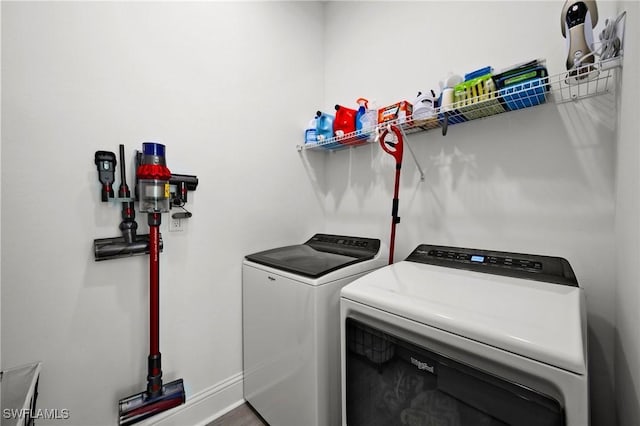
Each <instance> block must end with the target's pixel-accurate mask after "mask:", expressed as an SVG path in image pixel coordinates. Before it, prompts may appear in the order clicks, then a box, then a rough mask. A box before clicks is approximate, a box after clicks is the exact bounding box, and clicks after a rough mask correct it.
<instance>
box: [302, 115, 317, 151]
mask: <svg viewBox="0 0 640 426" xmlns="http://www.w3.org/2000/svg"><path fill="white" fill-rule="evenodd" d="M316 121H317V119H316V117H313V118H312V119H311V120H310V121H309V124H308V125H307V128H306V129H305V131H304V143H305V144H307V143H318V133H317V132H318V131H317V128H316V126H317V124H316Z"/></svg>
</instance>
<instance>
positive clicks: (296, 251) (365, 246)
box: [245, 234, 380, 278]
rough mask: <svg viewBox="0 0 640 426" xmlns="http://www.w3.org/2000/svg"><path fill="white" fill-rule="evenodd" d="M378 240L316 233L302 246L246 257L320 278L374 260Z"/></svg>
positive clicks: (306, 275) (378, 245)
mask: <svg viewBox="0 0 640 426" xmlns="http://www.w3.org/2000/svg"><path fill="white" fill-rule="evenodd" d="M379 250H380V240H377V239H372V238H362V237H348V236H343V235H330V234H316V235H314V236H313V237H311V238H310V239H309V240H308V241H307V242H305V243H304V244H299V245H292V246H286V247H279V248H274V249H271V250H265V251H261V252H258V253H253V254H250V255H247V256H245V258H246V259H247V260H250V261H252V262H255V263H259V264H261V265H266V266H270V267H273V268H276V269H279V270H283V271H287V272H292V273H294V274H299V275H302V276H305V277H309V278H319V277H321V276H323V275H326V274H328V273H330V272H333V271H335V270H338V269H341V268H344V267H347V266H350V265H353V264H356V263H359V262H364V261H365V260H369V259H373V258H374V257H375V256H376V254H377V253H378V251H379Z"/></svg>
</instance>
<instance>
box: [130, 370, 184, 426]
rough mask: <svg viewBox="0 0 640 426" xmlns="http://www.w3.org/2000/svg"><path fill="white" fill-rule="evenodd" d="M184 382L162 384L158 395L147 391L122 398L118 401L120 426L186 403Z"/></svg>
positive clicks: (180, 380) (175, 381)
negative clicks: (154, 395)
mask: <svg viewBox="0 0 640 426" xmlns="http://www.w3.org/2000/svg"><path fill="white" fill-rule="evenodd" d="M184 401H185V395H184V384H183V382H182V379H178V380H174V381H173V382H171V383H167V384H165V385H163V386H162V393H161V394H160V395H158V396H156V397H152V396H150V395H149V393H148V392H147V391H144V392H140V393H137V394H135V395H131V396H129V397H127V398H124V399H121V400H120V402H119V403H118V407H119V409H118V411H119V415H120V417H119V422H118V424H119V425H120V426H126V425H132V424H134V423H137V422H139V421H141V420H144V419H146V418H148V417H151V416H154V415H156V414H158V413H161V412H163V411H166V410H169V409H170V408H174V407H177V406H179V405H181V404H184Z"/></svg>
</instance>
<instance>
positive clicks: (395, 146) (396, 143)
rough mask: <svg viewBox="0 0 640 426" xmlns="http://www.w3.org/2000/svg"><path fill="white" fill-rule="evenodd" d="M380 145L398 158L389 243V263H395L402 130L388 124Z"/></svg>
mask: <svg viewBox="0 0 640 426" xmlns="http://www.w3.org/2000/svg"><path fill="white" fill-rule="evenodd" d="M391 132H393V134H395V137H394V138H392V139H391V140H387V136H389V135H390V136H393V135H392V134H391ZM379 140H380V146H381V147H382V149H383V150H384V151H385V152H386V153H387V154H389V155H392V156H393V158H395V159H396V181H395V184H394V186H393V207H392V209H391V241H390V243H389V265H391V264H392V263H393V253H394V250H395V242H396V225H397V224H398V223H400V216H398V202H399V200H398V193H399V192H400V169H401V168H402V149H403V145H404V140H403V138H402V132H401V131H400V129H399V128H398V127H397V126H387V127H386V128H385V130H384V132H382V134H381V135H380V139H379Z"/></svg>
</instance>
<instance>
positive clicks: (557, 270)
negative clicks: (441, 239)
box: [406, 244, 578, 287]
mask: <svg viewBox="0 0 640 426" xmlns="http://www.w3.org/2000/svg"><path fill="white" fill-rule="evenodd" d="M406 260H407V261H410V262H418V263H426V264H430V265H437V266H443V267H447V268H457V269H466V270H470V271H476V272H483V273H487V274H494V275H505V276H510V277H516V278H524V279H529V280H536V281H545V282H550V283H555V284H563V285H568V286H572V287H578V281H577V280H576V276H575V274H574V273H573V269H572V268H571V265H570V264H569V262H568V261H567V260H566V259H564V258H562V257H553V256H542V255H535V254H523V253H510V252H502V251H491V250H482V249H471V248H463V247H448V246H434V245H429V244H421V245H419V246H418V247H417V248H416V249H415V250H414V251H413V252H412V253H411V254H410V255H409V257H407V259H406Z"/></svg>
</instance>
